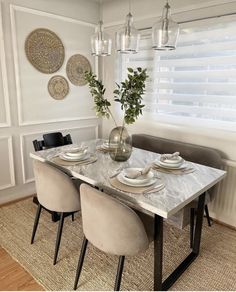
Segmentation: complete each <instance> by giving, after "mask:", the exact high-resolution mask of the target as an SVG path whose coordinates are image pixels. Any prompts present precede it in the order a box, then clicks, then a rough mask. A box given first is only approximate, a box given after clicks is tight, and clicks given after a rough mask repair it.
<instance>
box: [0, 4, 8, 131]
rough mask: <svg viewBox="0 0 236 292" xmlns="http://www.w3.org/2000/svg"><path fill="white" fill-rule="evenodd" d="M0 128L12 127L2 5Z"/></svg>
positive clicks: (0, 23) (0, 11) (0, 34)
mask: <svg viewBox="0 0 236 292" xmlns="http://www.w3.org/2000/svg"><path fill="white" fill-rule="evenodd" d="M0 96H1V98H0V127H8V126H10V111H9V94H8V83H7V71H6V59H5V48H4V37H3V29H2V10H1V5H0Z"/></svg>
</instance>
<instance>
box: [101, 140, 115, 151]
mask: <svg viewBox="0 0 236 292" xmlns="http://www.w3.org/2000/svg"><path fill="white" fill-rule="evenodd" d="M118 146H119V144H118V143H109V141H108V140H106V141H104V142H103V144H102V145H101V146H100V147H101V149H103V150H107V151H109V150H111V151H112V150H115V149H117V148H118Z"/></svg>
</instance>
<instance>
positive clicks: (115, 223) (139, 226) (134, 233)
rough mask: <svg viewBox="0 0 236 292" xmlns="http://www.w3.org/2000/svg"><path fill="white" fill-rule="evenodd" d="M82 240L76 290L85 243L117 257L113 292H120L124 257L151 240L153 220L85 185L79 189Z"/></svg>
mask: <svg viewBox="0 0 236 292" xmlns="http://www.w3.org/2000/svg"><path fill="white" fill-rule="evenodd" d="M80 197H81V212H82V223H83V231H84V240H83V244H82V249H81V253H80V258H79V262H78V267H77V271H76V277H75V283H74V289H75V290H76V288H77V284H78V280H79V276H80V273H81V270H82V266H83V261H84V256H85V253H86V248H87V243H88V241H89V242H90V243H92V244H93V245H94V246H95V247H97V248H98V249H100V250H102V251H104V252H106V253H109V254H113V255H118V256H119V264H118V269H117V275H116V281H115V291H117V290H119V288H120V283H121V277H122V271H123V266H124V260H125V256H127V255H137V254H139V253H141V252H143V251H145V250H146V249H147V248H148V246H149V243H150V241H151V240H152V239H153V233H154V230H153V229H154V225H153V219H152V217H150V216H148V215H145V214H140V216H139V215H138V213H137V212H135V211H134V210H132V209H131V208H129V207H128V206H126V205H124V204H122V203H121V202H119V201H118V200H116V199H114V198H112V197H111V196H109V195H107V194H105V193H103V192H100V191H98V190H96V189H94V188H92V187H90V186H88V185H86V184H82V185H81V187H80Z"/></svg>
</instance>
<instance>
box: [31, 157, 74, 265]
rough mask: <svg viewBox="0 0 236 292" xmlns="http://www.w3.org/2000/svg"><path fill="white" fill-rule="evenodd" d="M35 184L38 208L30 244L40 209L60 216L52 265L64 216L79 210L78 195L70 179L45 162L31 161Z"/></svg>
mask: <svg viewBox="0 0 236 292" xmlns="http://www.w3.org/2000/svg"><path fill="white" fill-rule="evenodd" d="M33 168H34V175H35V184H36V190H37V195H38V202H39V203H38V208H37V212H36V216H35V221H34V227H33V231H32V237H31V244H33V242H34V238H35V234H36V231H37V227H38V223H39V218H40V214H41V210H42V208H46V209H47V210H50V211H53V212H57V213H59V214H60V221H59V224H58V231H57V238H56V245H55V252H54V259H53V264H54V265H55V264H56V262H57V256H58V252H59V247H60V242H61V235H62V229H63V225H64V218H65V216H66V214H68V213H69V214H71V213H72V212H77V211H79V210H80V195H79V191H78V189H77V188H76V186H75V184H74V182H73V181H72V179H71V178H70V177H69V176H68V175H67V174H65V173H64V172H62V171H61V170H59V169H58V168H56V167H54V166H51V165H50V164H48V163H46V162H41V161H38V160H34V161H33Z"/></svg>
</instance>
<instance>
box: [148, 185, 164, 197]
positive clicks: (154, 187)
mask: <svg viewBox="0 0 236 292" xmlns="http://www.w3.org/2000/svg"><path fill="white" fill-rule="evenodd" d="M164 187H165V184H164V183H163V184H162V186H160V185H159V187H158V186H152V187H150V188H148V189H146V190H145V191H143V195H146V194H151V193H153V192H155V191H161V190H162V189H164Z"/></svg>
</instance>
